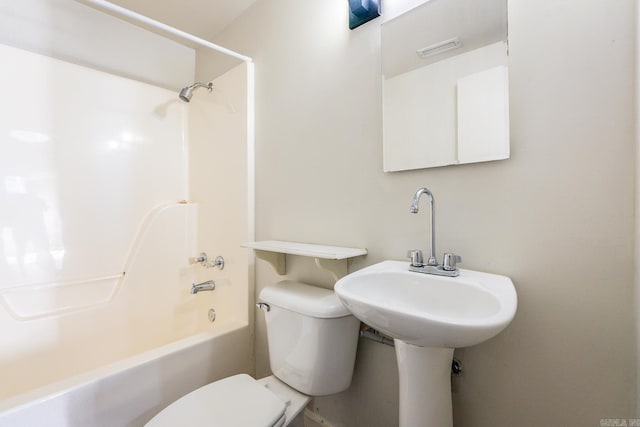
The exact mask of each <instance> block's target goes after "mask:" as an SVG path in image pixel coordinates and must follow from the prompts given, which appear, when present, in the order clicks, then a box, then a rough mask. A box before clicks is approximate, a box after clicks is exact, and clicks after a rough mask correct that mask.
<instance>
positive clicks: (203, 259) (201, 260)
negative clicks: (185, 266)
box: [189, 252, 207, 266]
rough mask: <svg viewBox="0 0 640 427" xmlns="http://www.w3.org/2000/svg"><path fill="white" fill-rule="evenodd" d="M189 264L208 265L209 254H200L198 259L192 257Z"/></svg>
mask: <svg viewBox="0 0 640 427" xmlns="http://www.w3.org/2000/svg"><path fill="white" fill-rule="evenodd" d="M189 264H200V265H203V266H206V265H207V254H206V253H204V252H200V255H199V256H197V257H190V258H189Z"/></svg>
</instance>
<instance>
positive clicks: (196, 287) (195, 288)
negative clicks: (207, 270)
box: [191, 280, 216, 295]
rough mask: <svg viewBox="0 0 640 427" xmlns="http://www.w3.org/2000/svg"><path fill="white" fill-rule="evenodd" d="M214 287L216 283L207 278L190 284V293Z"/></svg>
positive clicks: (211, 289) (210, 289)
mask: <svg viewBox="0 0 640 427" xmlns="http://www.w3.org/2000/svg"><path fill="white" fill-rule="evenodd" d="M215 288H216V284H215V282H214V281H213V280H207V281H206V282H202V283H198V284H195V283H193V284H192V285H191V293H192V294H194V295H195V294H197V293H198V292H200V291H213V290H214V289H215Z"/></svg>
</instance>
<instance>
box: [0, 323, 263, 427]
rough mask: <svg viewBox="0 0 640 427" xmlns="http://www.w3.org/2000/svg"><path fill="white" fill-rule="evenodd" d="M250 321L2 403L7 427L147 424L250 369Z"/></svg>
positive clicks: (0, 423)
mask: <svg viewBox="0 0 640 427" xmlns="http://www.w3.org/2000/svg"><path fill="white" fill-rule="evenodd" d="M250 338H251V334H250V332H249V328H248V326H247V325H246V324H242V323H239V322H228V323H226V324H222V323H220V324H217V325H216V326H215V327H213V328H212V330H211V331H209V332H203V333H200V334H198V335H195V336H191V337H188V338H183V339H181V340H179V341H176V342H174V343H171V344H167V345H164V346H162V347H159V348H157V349H154V350H150V351H147V352H144V353H141V354H139V355H136V356H132V357H129V358H127V359H125V360H122V361H119V362H115V363H111V364H109V365H106V366H104V367H101V368H97V369H94V370H91V371H89V372H86V373H83V374H79V375H76V376H74V377H72V378H68V379H65V380H62V381H59V382H56V383H53V384H49V385H47V386H44V387H41V388H39V389H36V390H33V391H30V392H27V393H24V394H21V395H18V396H15V397H12V398H9V399H5V400H3V401H0V426H2V427H22V426H24V427H38V426H46V427H63V426H64V427H72V426H78V427H80V426H82V427H86V426H105V427H106V426H109V427H118V426H132V427H133V426H141V425H143V424H144V423H145V422H147V421H148V420H149V419H151V418H152V417H153V416H154V415H155V414H156V413H157V412H159V411H160V410H161V409H162V408H164V407H165V406H166V405H168V404H169V403H170V402H172V401H174V400H176V399H177V398H178V397H180V396H182V395H184V394H186V393H188V392H189V391H191V390H194V389H196V388H198V387H200V386H202V385H204V384H207V383H209V382H211V381H214V380H217V379H220V378H223V377H226V376H229V375H232V374H235V373H239V372H250V371H251V366H250V354H251V349H250Z"/></svg>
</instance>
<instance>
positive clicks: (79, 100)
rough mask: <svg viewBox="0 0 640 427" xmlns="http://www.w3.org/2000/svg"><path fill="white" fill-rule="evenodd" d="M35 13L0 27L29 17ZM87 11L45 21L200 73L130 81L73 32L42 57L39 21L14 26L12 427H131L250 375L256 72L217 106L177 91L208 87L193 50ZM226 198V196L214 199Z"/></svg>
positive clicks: (238, 74)
mask: <svg viewBox="0 0 640 427" xmlns="http://www.w3.org/2000/svg"><path fill="white" fill-rule="evenodd" d="M47 1H48V0H42V2H47ZM27 3H28V2H25V3H24V4H14V5H11V6H8V5H4V6H0V16H1V15H4V17H11V19H14V18H15V19H20V18H18V17H19V16H28V15H29V13H30V12H32V11H31V10H30V8H33V5H31V6H29V4H27ZM83 3H90V4H93V5H94V6H96V8H92V7H88V6H86V5H85V4H81V3H76V2H68V3H65V4H64V5H62V4H60V5H59V6H60V7H57V8H56V9H55V12H52V13H53V15H52V17H51V19H60V20H61V21H60V22H67V21H68V19H71V18H73V19H74V20H75V21H77V22H81V23H83V24H82V25H87V28H90V29H91V31H95V33H96V35H95V37H100V38H102V39H105V40H106V39H109V38H114V40H113V42H112V45H111V47H112V48H113V51H118V52H120V53H122V54H123V56H125V57H126V55H127V50H126V48H123V47H122V45H121V44H119V43H118V40H117V35H118V34H122V37H123V38H126V39H127V41H128V43H129V44H131V45H135V44H136V43H137V46H138V47H147V48H148V50H151V51H159V52H162V49H166V50H167V51H171V52H172V54H175V53H176V52H177V54H179V55H184V58H186V59H187V60H185V61H175V62H176V63H181V64H182V63H188V62H189V61H188V59H189V58H191V63H192V65H191V68H190V69H187V70H186V71H185V70H178V71H176V70H170V71H167V72H166V73H165V74H164V75H162V73H156V74H153V75H146V74H145V72H147V71H148V70H152V71H151V72H154V73H155V72H156V71H155V70H159V69H161V67H159V66H157V64H142V65H140V64H136V61H135V59H136V58H135V56H136V52H135V49H133V50H132V51H131V52H129V55H130V59H131V61H129V63H127V65H126V66H127V67H129V68H127V69H124V68H123V69H120V68H119V67H120V65H119V64H105V63H104V62H103V61H104V58H105V57H107V56H108V55H106V54H103V53H101V52H94V53H93V57H91V55H89V57H84V56H82V55H84V53H85V52H87V50H86V49H85V50H83V49H77V51H73V49H76V48H77V47H74V46H72V45H69V46H68V45H64V40H66V39H72V38H73V39H83V40H85V41H87V42H88V43H91V37H87V36H86V33H82V28H69V27H68V26H65V27H64V28H65V30H64V31H69V32H73V31H79V32H80V34H73V33H72V34H64V35H62V36H60V37H53V35H52V34H50V35H49V37H45V38H43V42H42V43H49V41H50V40H54V41H55V43H59V44H58V45H55V43H54V45H53V46H49V45H45V44H43V46H42V47H41V48H38V49H35V52H33V51H30V50H29V49H28V48H31V47H32V46H30V45H29V43H28V42H29V37H30V34H27V33H28V32H29V30H33V28H29V25H37V23H38V20H36V19H26V20H25V22H24V23H23V22H19V23H16V26H15V27H16V28H19V27H21V26H23V27H25V30H24V31H25V34H26V35H25V34H23V35H22V36H21V35H20V34H14V33H9V34H8V33H6V31H12V30H11V29H4V30H3V29H0V55H2V56H3V58H6V62H5V65H6V66H5V67H2V69H1V70H0V85H1V86H2V87H1V89H2V91H3V93H4V95H5V96H4V97H3V101H0V114H2V115H3V121H2V122H1V123H0V142H1V143H0V159H1V160H0V328H1V330H2V331H3V333H2V334H1V335H0V377H1V378H2V381H1V382H0V426H2V427H4V426H12V427H14V426H34V425H47V426H85V425H96V426H101V425H104V426H137V425H141V424H143V423H145V422H146V421H147V420H149V419H151V417H152V416H153V415H155V414H156V413H157V412H158V411H159V410H161V409H162V408H163V407H165V406H166V405H167V404H168V403H169V402H171V401H173V400H175V399H177V398H178V397H179V396H182V395H184V394H185V393H187V392H189V391H191V390H193V389H195V388H197V387H199V386H202V385H203V384H206V383H208V382H211V381H213V380H216V379H219V378H222V377H226V376H228V375H231V374H235V373H239V372H251V371H252V370H253V364H252V363H251V354H252V345H253V344H252V341H251V332H250V327H249V325H250V323H251V321H252V320H251V316H252V315H253V314H252V312H253V310H250V309H249V304H248V301H249V295H250V294H252V289H253V288H252V286H253V284H252V282H251V278H250V276H249V273H248V272H249V271H250V270H251V263H252V262H253V261H252V259H251V257H250V254H249V253H247V251H246V249H242V248H240V246H239V245H240V243H241V242H244V241H248V240H252V239H253V229H252V224H253V219H252V215H253V214H252V207H253V205H252V203H253V202H252V200H253V188H252V170H253V163H252V162H253V160H252V156H253V154H252V144H253V141H252V140H251V137H250V135H252V132H251V131H250V129H251V128H252V126H253V114H252V108H253V107H252V104H251V100H252V91H253V83H252V82H253V68H252V67H253V65H252V63H251V61H250V58H246V57H243V56H241V55H236V57H238V59H239V60H238V65H236V66H235V67H234V68H232V69H230V70H228V71H226V72H224V73H221V74H217V75H215V76H211V77H215V90H214V83H213V82H210V81H209V80H204V81H205V82H206V83H194V84H191V85H189V86H186V87H184V85H185V84H187V83H190V82H193V81H198V80H201V79H197V78H194V77H195V76H196V75H199V74H206V73H207V72H206V70H202V69H196V67H195V56H196V55H197V54H198V53H197V52H196V51H195V49H193V48H191V47H188V46H184V45H181V46H179V45H178V44H177V43H176V42H175V41H173V40H169V39H166V38H164V37H162V36H161V35H158V34H154V33H151V32H149V31H148V30H143V29H141V28H138V27H136V26H135V25H133V24H130V23H126V22H123V21H120V20H118V19H117V18H114V17H113V16H110V15H108V14H105V13H103V11H101V10H100V9H105V8H107V9H110V10H111V12H112V13H116V14H128V18H129V20H134V21H143V22H144V23H145V25H146V26H147V27H149V26H150V25H151V26H153V24H154V22H155V21H151V20H149V19H148V18H145V17H140V16H137V15H136V14H133V13H130V12H128V11H126V10H124V9H121V8H118V7H116V6H113V5H111V4H110V3H107V2H103V1H98V0H95V1H94V0H91V1H84V2H83ZM11 8H16V9H20V8H23V9H21V10H20V12H21V13H16V11H15V10H13V9H11ZM114 8H115V9H114ZM34 13H36V12H34ZM56 14H58V15H56ZM65 14H66V15H65ZM157 24H158V25H157V28H158V29H159V30H158V31H159V32H163V33H166V32H171V31H172V29H171V28H170V27H166V26H164V25H163V24H160V23H157ZM62 27H63V26H61V25H51V28H58V30H59V29H60V28H62ZM58 30H56V31H58ZM43 31H53V30H50V29H45V30H43ZM100 31H104V32H105V34H108V35H109V37H106V36H105V37H102V36H100ZM32 33H33V31H32ZM174 36H178V37H182V36H185V37H188V38H189V43H191V45H193V44H194V43H195V44H199V45H201V46H204V47H205V48H207V49H214V48H216V46H215V45H212V44H211V43H209V42H206V41H204V40H202V41H200V39H197V38H195V37H193V36H190V35H185V34H184V33H182V32H180V31H178V30H175V33H174ZM21 37H22V38H21ZM174 38H175V37H174ZM9 41H11V46H9V45H8V43H9ZM89 47H93V46H89ZM101 47H102V48H104V49H109V43H103V44H101ZM47 49H49V50H47ZM89 50H91V49H89ZM221 50H222V51H223V54H227V52H228V51H226V49H221ZM165 54H166V53H165ZM162 56H164V55H158V57H162ZM57 58H64V59H65V60H60V59H57ZM69 58H73V59H74V60H73V61H71V62H70V61H69V60H68V59H69ZM119 59H121V58H119ZM161 60H162V59H159V61H161ZM123 67H125V66H124V65H123ZM136 67H138V68H136ZM175 76H179V78H176V77H175ZM172 79H173V80H172ZM201 81H202V80H201ZM181 87H183V89H179V88H181ZM63 95H64V96H63ZM200 95H202V96H200ZM183 101H185V102H183ZM187 102H188V103H187ZM229 104H233V108H229ZM217 135H223V136H224V137H220V138H217V137H216V136H217ZM220 181H224V182H225V185H227V188H228V190H229V191H228V192H225V194H220V193H218V192H215V191H212V188H214V186H215V183H216V182H220ZM238 194H242V197H237V195H238ZM218 224H225V226H224V229H221V227H219V226H218ZM201 251H206V252H208V253H210V254H214V255H218V254H221V255H223V256H224V261H225V263H224V269H220V268H211V267H214V266H215V265H216V264H215V260H212V261H210V262H208V263H206V264H205V265H201V264H199V263H195V264H192V263H190V262H189V260H190V258H193V257H197V254H198V253H200V252H201ZM214 283H215V285H214ZM194 286H195V289H197V292H192V289H194ZM202 291H206V292H202ZM230 349H233V351H230Z"/></svg>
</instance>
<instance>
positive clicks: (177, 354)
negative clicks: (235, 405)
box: [0, 204, 253, 427]
mask: <svg viewBox="0 0 640 427" xmlns="http://www.w3.org/2000/svg"><path fill="white" fill-rule="evenodd" d="M195 207H196V206H194V205H190V204H189V205H185V204H178V205H171V206H168V207H165V208H162V209H160V210H159V211H158V213H157V214H156V215H154V216H153V218H152V220H151V221H150V222H149V226H148V227H146V228H145V229H144V230H143V232H142V233H141V236H140V239H139V240H140V243H139V244H138V245H137V246H136V247H135V250H134V251H133V255H132V258H131V261H130V262H129V263H128V264H127V268H126V270H123V271H126V274H123V276H122V279H118V278H116V279H108V280H104V281H102V282H87V283H82V284H79V285H76V284H70V285H66V284H63V285H56V286H44V287H43V286H27V287H24V288H20V289H19V292H18V291H16V292H14V293H11V294H8V293H7V292H5V293H4V294H3V293H2V292H0V299H2V303H1V304H0V331H2V333H1V334H0V427H19V426H25V427H39V426H46V427H57V426H60V427H62V426H64V427H69V426H82V427H85V426H109V427H118V426H139V425H142V424H144V422H146V421H147V420H149V419H150V418H151V417H152V416H153V415H154V414H156V413H157V412H158V411H160V410H161V409H162V408H163V407H164V406H166V405H167V404H168V403H170V402H172V401H173V400H175V399H176V398H178V397H180V396H182V395H184V394H185V393H187V392H189V391H191V390H193V389H195V388H197V387H200V386H202V385H204V384H206V383H208V382H211V381H213V380H216V379H219V378H222V377H225V376H228V375H231V374H235V373H240V372H247V373H251V372H252V371H253V365H252V363H251V360H252V344H251V333H250V330H249V327H248V325H249V320H248V312H249V310H248V304H247V301H248V292H249V286H248V284H247V280H248V278H247V271H248V267H247V261H246V260H247V254H246V250H243V249H242V248H240V247H239V246H237V248H227V249H226V250H224V251H223V252H222V253H223V254H224V255H225V258H226V259H227V260H228V265H226V266H225V269H224V270H223V271H219V270H217V269H205V268H202V267H201V266H197V265H196V266H193V265H189V264H188V262H187V260H188V257H189V256H190V255H192V254H194V253H197V251H196V250H195V249H194V246H193V245H191V244H189V242H190V240H194V237H189V236H191V235H192V234H193V233H192V232H190V231H189V230H191V229H193V226H192V225H193V224H194V223H195V221H196V220H195V217H194V215H195ZM185 230H187V231H185ZM210 279H213V280H215V282H216V289H215V291H213V292H200V293H198V294H197V295H192V294H191V293H190V292H189V291H190V288H191V284H192V283H194V282H196V283H197V282H202V281H205V280H210ZM110 280H112V281H113V282H114V283H115V284H114V285H110V284H109V281H110ZM103 283H107V285H108V286H110V288H109V289H111V287H113V288H115V289H116V290H115V291H111V290H108V291H103V287H104V286H107V285H104V284H103ZM23 289H24V290H23ZM12 292H13V291H12ZM80 297H82V298H80ZM211 308H214V309H215V310H216V312H217V319H216V320H215V321H214V322H213V323H211V322H210V321H209V318H208V315H207V313H208V311H209V309H211Z"/></svg>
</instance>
